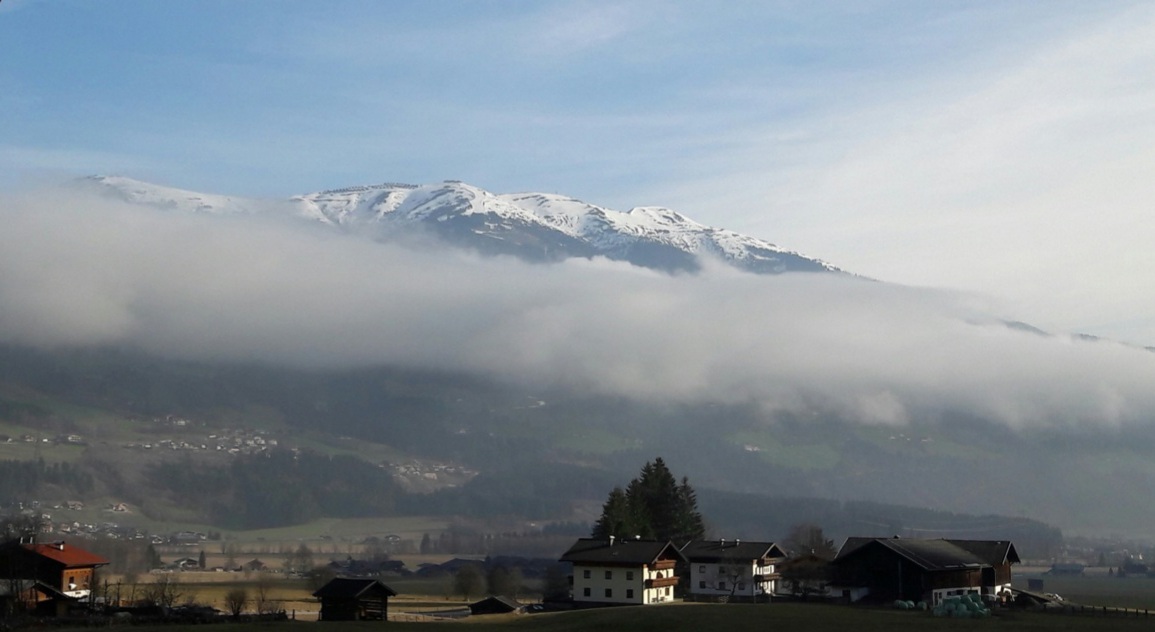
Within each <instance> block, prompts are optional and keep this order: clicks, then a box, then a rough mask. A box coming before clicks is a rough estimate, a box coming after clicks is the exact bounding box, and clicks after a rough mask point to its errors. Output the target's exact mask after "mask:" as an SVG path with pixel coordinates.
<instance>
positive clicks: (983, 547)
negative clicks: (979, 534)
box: [947, 540, 1022, 566]
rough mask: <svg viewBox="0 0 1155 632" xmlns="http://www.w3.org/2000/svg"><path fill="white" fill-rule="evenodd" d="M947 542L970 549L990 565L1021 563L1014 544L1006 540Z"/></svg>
mask: <svg viewBox="0 0 1155 632" xmlns="http://www.w3.org/2000/svg"><path fill="white" fill-rule="evenodd" d="M947 542H950V543H951V544H954V545H955V546H960V547H962V548H964V549H966V550H968V551H970V552H971V553H973V554H974V555H975V556H976V557H978V558H980V559H982V560H983V561H984V562H986V563H987V564H990V565H991V566H1000V565H1002V564H1021V563H1022V560H1020V559H1019V552H1018V551H1016V550H1015V545H1013V544H1011V543H1010V542H1008V541H1006V540H947Z"/></svg>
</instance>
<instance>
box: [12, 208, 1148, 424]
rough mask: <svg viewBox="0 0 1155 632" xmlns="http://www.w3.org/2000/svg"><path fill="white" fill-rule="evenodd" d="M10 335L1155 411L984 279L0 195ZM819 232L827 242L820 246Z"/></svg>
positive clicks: (637, 382) (283, 360)
mask: <svg viewBox="0 0 1155 632" xmlns="http://www.w3.org/2000/svg"><path fill="white" fill-rule="evenodd" d="M0 226H3V229H2V230H0V342H5V343H16V344H29V345H35V346H72V345H81V346H85V345H128V346H133V347H136V348H139V349H142V350H145V351H147V352H151V353H156V354H162V355H166V356H171V357H178V358H184V359H193V360H211V361H216V360H223V361H240V362H263V363H270V364H283V365H291V366H298V367H316V368H329V367H332V368H336V367H357V366H373V365H391V366H399V367H411V368H417V369H433V370H448V371H464V372H468V373H471V374H476V375H481V376H487V377H495V378H498V379H502V380H504V381H509V382H512V383H518V384H525V385H526V386H527V388H546V387H565V388H575V389H581V390H584V391H587V392H593V393H603V394H610V395H621V396H627V397H632V398H639V399H644V400H654V401H672V402H699V403H700V402H726V403H755V404H757V405H759V406H761V407H763V408H764V409H765V410H767V411H768V412H772V411H775V410H793V411H805V410H823V411H827V412H836V413H839V414H842V415H844V416H846V417H847V418H850V419H856V420H861V421H863V422H867V423H902V422H907V421H913V420H917V419H918V418H920V417H921V416H922V415H925V414H933V413H934V412H936V411H942V410H954V411H965V412H968V413H972V414H975V415H978V416H982V417H988V418H992V419H997V420H1000V421H1003V422H1005V423H1007V424H1009V425H1011V426H1013V427H1035V426H1040V425H1045V426H1059V427H1062V426H1071V425H1078V426H1091V427H1101V426H1120V425H1129V424H1143V423H1146V422H1147V421H1148V420H1151V419H1153V418H1155V392H1153V391H1152V389H1151V388H1150V385H1151V384H1155V354H1152V353H1151V352H1149V351H1146V350H1143V349H1137V348H1134V347H1128V346H1124V345H1119V344H1115V343H1111V342H1090V341H1080V340H1071V339H1067V338H1056V337H1047V336H1042V335H1038V334H1036V333H1031V332H1028V331H1024V330H1022V329H1016V328H1011V327H1007V326H1005V325H1004V324H1003V323H1001V322H1000V321H999V320H997V319H996V318H995V315H997V316H1007V317H1013V316H1014V315H1013V314H1001V313H1000V309H999V307H998V306H997V305H993V304H991V303H990V302H989V301H987V300H985V299H983V298H981V297H976V296H969V295H960V294H952V293H945V292H939V291H933V290H927V289H917V288H910V287H903V286H897V285H891V284H887V283H881V282H871V281H864V280H858V279H853V278H849V277H840V276H837V275H824V274H788V275H782V276H758V275H751V274H745V273H740V272H736V271H734V270H732V269H730V268H727V267H724V266H722V265H720V264H719V265H708V266H707V267H706V270H705V271H704V272H703V273H701V274H698V275H677V276H668V275H665V274H662V273H658V272H653V271H649V270H644V269H640V268H635V267H632V266H629V265H628V264H624V263H617V262H611V261H608V260H601V259H597V260H592V261H589V260H569V261H567V262H564V263H559V264H552V265H532V264H528V263H525V262H522V261H519V260H514V259H510V258H484V257H479V256H473V255H470V254H466V253H463V252H461V251H457V250H451V249H442V248H434V247H431V244H422V245H420V246H416V247H415V246H412V245H411V246H400V245H385V244H380V243H375V242H372V241H369V240H367V239H363V238H359V237H351V236H347V235H343V234H341V233H339V232H335V231H330V230H327V229H324V228H323V227H322V226H320V225H312V224H304V223H301V222H299V221H296V220H292V219H289V218H280V217H276V216H272V215H260V216H225V217H220V216H205V215H188V214H178V213H164V212H157V211H156V210H153V209H148V208H143V207H138V206H132V205H128V204H122V203H117V202H113V201H110V200H107V199H103V198H98V197H92V196H88V195H85V194H81V193H77V192H74V191H50V192H45V191H40V192H35V193H31V192H26V193H23V194H13V195H7V196H5V197H3V198H0ZM814 254H818V255H821V254H822V253H814Z"/></svg>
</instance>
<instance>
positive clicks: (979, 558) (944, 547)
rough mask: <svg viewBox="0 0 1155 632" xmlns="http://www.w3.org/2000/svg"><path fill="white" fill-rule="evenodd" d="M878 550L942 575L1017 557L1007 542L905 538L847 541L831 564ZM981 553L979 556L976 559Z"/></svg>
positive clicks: (993, 564)
mask: <svg viewBox="0 0 1155 632" xmlns="http://www.w3.org/2000/svg"><path fill="white" fill-rule="evenodd" d="M874 547H881V548H884V549H887V550H889V551H892V552H894V553H895V555H899V556H901V557H903V558H906V559H907V560H909V562H910V563H911V564H915V565H916V566H918V567H921V568H924V570H926V571H946V570H952V568H961V567H981V566H996V565H1000V564H1004V563H1005V560H1011V559H1013V562H1019V555H1018V553H1016V552H1015V551H1014V547H1013V545H1011V543H1009V542H999V541H983V540H919V538H906V537H888V538H871V537H851V538H849V540H847V542H845V544H843V545H842V549H841V550H840V551H839V556H837V557H836V558H834V563H835V564H840V563H842V560H844V559H847V558H850V557H854V556H856V555H857V553H858V552H859V551H863V550H866V549H870V548H874ZM979 553H982V555H979Z"/></svg>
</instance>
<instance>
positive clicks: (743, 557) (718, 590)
mask: <svg viewBox="0 0 1155 632" xmlns="http://www.w3.org/2000/svg"><path fill="white" fill-rule="evenodd" d="M682 556H683V557H685V558H686V561H687V562H688V563H689V566H690V585H689V589H688V592H687V594H686V599H687V600H689V601H749V602H757V601H769V600H770V596H771V595H772V594H774V591H775V589H776V588H777V582H778V573H777V570H776V568H775V566H776V565H777V564H780V563H781V562H782V561H784V560H785V559H786V552H785V551H783V550H782V549H781V548H779V547H778V545H777V544H774V543H773V542H755V541H742V540H693V541H691V542H689V543H687V544H686V546H684V547H682Z"/></svg>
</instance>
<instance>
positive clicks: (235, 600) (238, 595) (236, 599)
mask: <svg viewBox="0 0 1155 632" xmlns="http://www.w3.org/2000/svg"><path fill="white" fill-rule="evenodd" d="M247 605H249V591H247V590H245V589H244V588H234V589H232V590H230V591H229V592H227V593H225V610H227V611H228V613H229V614H230V615H232V617H233V618H234V619H239V618H240V617H241V613H242V612H244V611H245V606H247Z"/></svg>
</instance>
